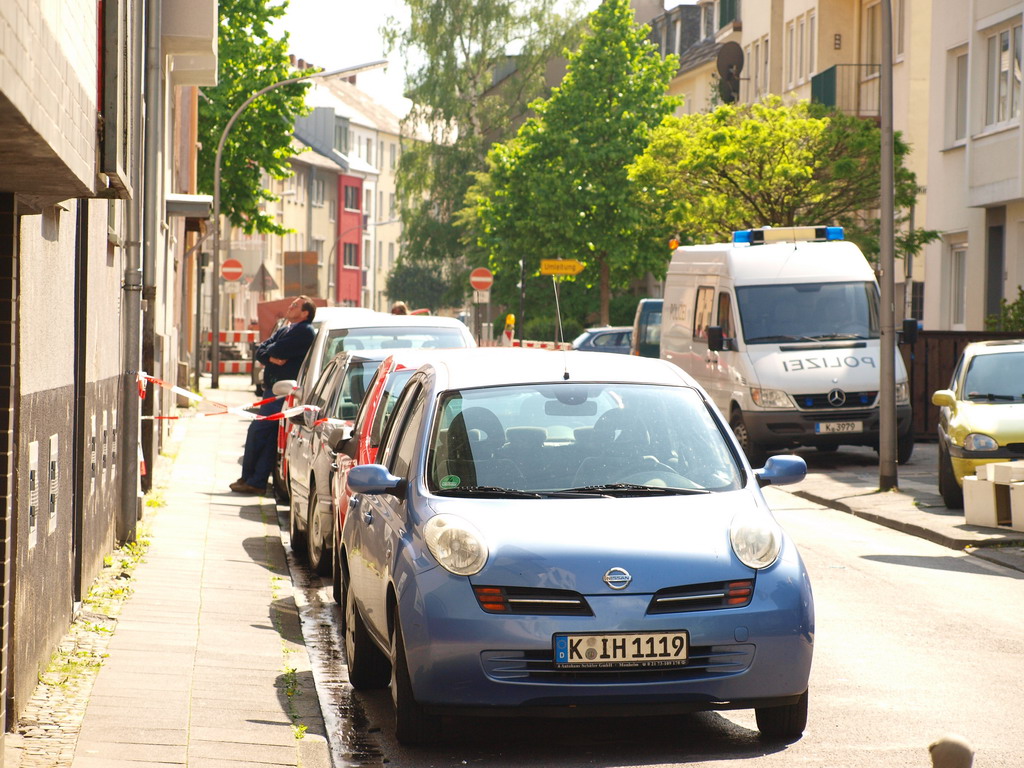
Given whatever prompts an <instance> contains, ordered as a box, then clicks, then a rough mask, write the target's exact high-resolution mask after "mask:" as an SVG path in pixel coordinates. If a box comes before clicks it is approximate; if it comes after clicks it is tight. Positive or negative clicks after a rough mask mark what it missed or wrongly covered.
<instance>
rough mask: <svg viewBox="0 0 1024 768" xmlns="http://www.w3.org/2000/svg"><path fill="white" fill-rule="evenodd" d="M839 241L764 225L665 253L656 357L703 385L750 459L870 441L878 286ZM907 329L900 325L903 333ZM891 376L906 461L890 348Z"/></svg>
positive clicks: (904, 394)
mask: <svg viewBox="0 0 1024 768" xmlns="http://www.w3.org/2000/svg"><path fill="white" fill-rule="evenodd" d="M842 237H843V231H842V228H841V227H779V228H770V227H766V228H764V229H751V230H743V231H740V232H736V233H734V236H733V242H731V243H715V244H710V245H692V246H683V247H680V248H677V249H676V250H675V251H674V252H673V254H672V262H671V264H670V265H669V268H668V276H667V278H666V280H665V299H664V301H665V303H664V308H663V313H662V327H661V357H662V358H663V359H665V360H668V361H670V362H672V363H675V364H676V365H678V366H679V367H680V368H682V369H683V370H685V371H686V372H687V373H689V374H690V375H691V376H693V377H694V378H695V379H697V381H699V382H700V383H701V385H703V387H704V388H705V389H706V390H707V391H708V393H709V394H710V395H711V397H712V398H713V399H714V401H715V404H716V405H717V406H718V407H719V409H720V410H721V411H722V414H723V415H724V416H725V417H726V418H727V419H728V421H729V423H730V424H731V425H732V428H733V431H734V432H735V433H736V437H737V438H738V439H739V441H740V443H741V444H742V445H743V449H744V451H745V452H746V454H747V458H748V459H749V460H750V463H751V464H752V465H754V466H760V465H762V464H763V463H764V461H765V459H766V458H767V452H768V451H771V450H780V449H789V448H795V447H797V446H815V447H817V448H818V449H819V450H822V451H830V450H835V449H836V448H837V447H839V446H840V445H844V444H846V445H868V446H872V447H874V448H876V449H877V448H878V435H879V407H878V397H879V357H880V338H879V337H880V315H879V301H880V299H879V290H878V283H877V282H876V280H875V273H874V271H873V270H872V268H871V265H870V264H869V263H868V261H867V259H865V258H864V255H863V254H862V253H861V252H860V250H859V249H858V248H857V246H856V245H854V244H853V243H851V242H848V241H845V240H843V239H842ZM916 328H917V325H916V323H915V322H914V321H912V320H911V321H906V322H905V323H904V333H905V334H913V333H916ZM909 340H910V339H908V341H909ZM895 373H896V411H897V419H898V426H897V434H898V447H897V460H898V461H899V463H901V464H903V463H905V462H907V461H908V460H909V459H910V455H911V453H912V452H913V450H914V433H913V423H912V418H911V406H910V389H909V386H908V383H907V371H906V368H905V367H904V365H903V358H902V357H901V356H900V354H899V352H898V351H897V353H896V368H895Z"/></svg>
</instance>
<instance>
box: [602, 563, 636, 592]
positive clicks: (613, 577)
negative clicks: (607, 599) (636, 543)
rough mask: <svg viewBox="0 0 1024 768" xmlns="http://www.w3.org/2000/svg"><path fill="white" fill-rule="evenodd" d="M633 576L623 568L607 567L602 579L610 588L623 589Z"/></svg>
mask: <svg viewBox="0 0 1024 768" xmlns="http://www.w3.org/2000/svg"><path fill="white" fill-rule="evenodd" d="M632 580H633V577H632V576H630V575H629V571H627V570H626V569H625V568H609V569H608V572H607V573H605V575H604V578H603V579H602V581H603V582H604V583H605V584H607V585H608V586H609V587H611V588H612V589H625V588H626V587H628V586H629V582H631V581H632Z"/></svg>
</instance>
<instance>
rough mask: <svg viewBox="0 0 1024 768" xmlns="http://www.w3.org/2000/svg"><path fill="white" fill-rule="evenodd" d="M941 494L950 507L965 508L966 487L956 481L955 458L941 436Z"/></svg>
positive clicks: (943, 500)
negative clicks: (952, 457)
mask: <svg viewBox="0 0 1024 768" xmlns="http://www.w3.org/2000/svg"><path fill="white" fill-rule="evenodd" d="M939 494H941V496H942V502H943V503H944V504H945V505H946V507H947V508H948V509H963V506H964V489H963V488H961V487H960V484H959V483H958V482H957V481H956V475H955V474H954V473H953V460H952V459H951V458H950V457H949V450H948V449H947V448H946V443H945V441H944V440H943V439H942V438H941V437H940V438H939Z"/></svg>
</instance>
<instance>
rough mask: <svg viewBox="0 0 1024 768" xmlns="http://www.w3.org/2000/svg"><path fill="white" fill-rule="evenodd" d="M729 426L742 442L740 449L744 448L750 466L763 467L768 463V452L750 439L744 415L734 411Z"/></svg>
mask: <svg viewBox="0 0 1024 768" xmlns="http://www.w3.org/2000/svg"><path fill="white" fill-rule="evenodd" d="M729 426H730V427H732V431H733V434H735V435H736V439H737V440H739V442H740V447H741V448H743V452H744V453H745V454H746V455H747V461H749V462H750V466H752V467H754V468H755V469H756V468H757V467H763V466H764V463H765V462H766V461H768V452H767V451H766V450H765V449H764V448H762V447H761V446H760V445H757V444H756V443H754V442H753V441H752V440H751V439H750V431H749V430H748V429H747V425H746V422H744V421H743V414H742V413H740V411H739V409H738V408H736V409H733V412H732V416H731V417H730V419H729Z"/></svg>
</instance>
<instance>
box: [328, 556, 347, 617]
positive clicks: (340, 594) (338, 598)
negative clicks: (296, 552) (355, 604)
mask: <svg viewBox="0 0 1024 768" xmlns="http://www.w3.org/2000/svg"><path fill="white" fill-rule="evenodd" d="M339 555H340V553H339V552H338V547H335V548H334V549H333V550H332V552H331V561H332V562H333V564H334V567H333V568H332V569H331V595H332V596H333V597H334V602H336V603H337V604H338V605H340V606H341V623H342V626H341V628H342V629H344V628H345V606H344V605H343V603H342V600H344V598H345V591H344V590H345V578H344V576H345V574H344V573H342V571H341V558H340V556H339Z"/></svg>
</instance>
